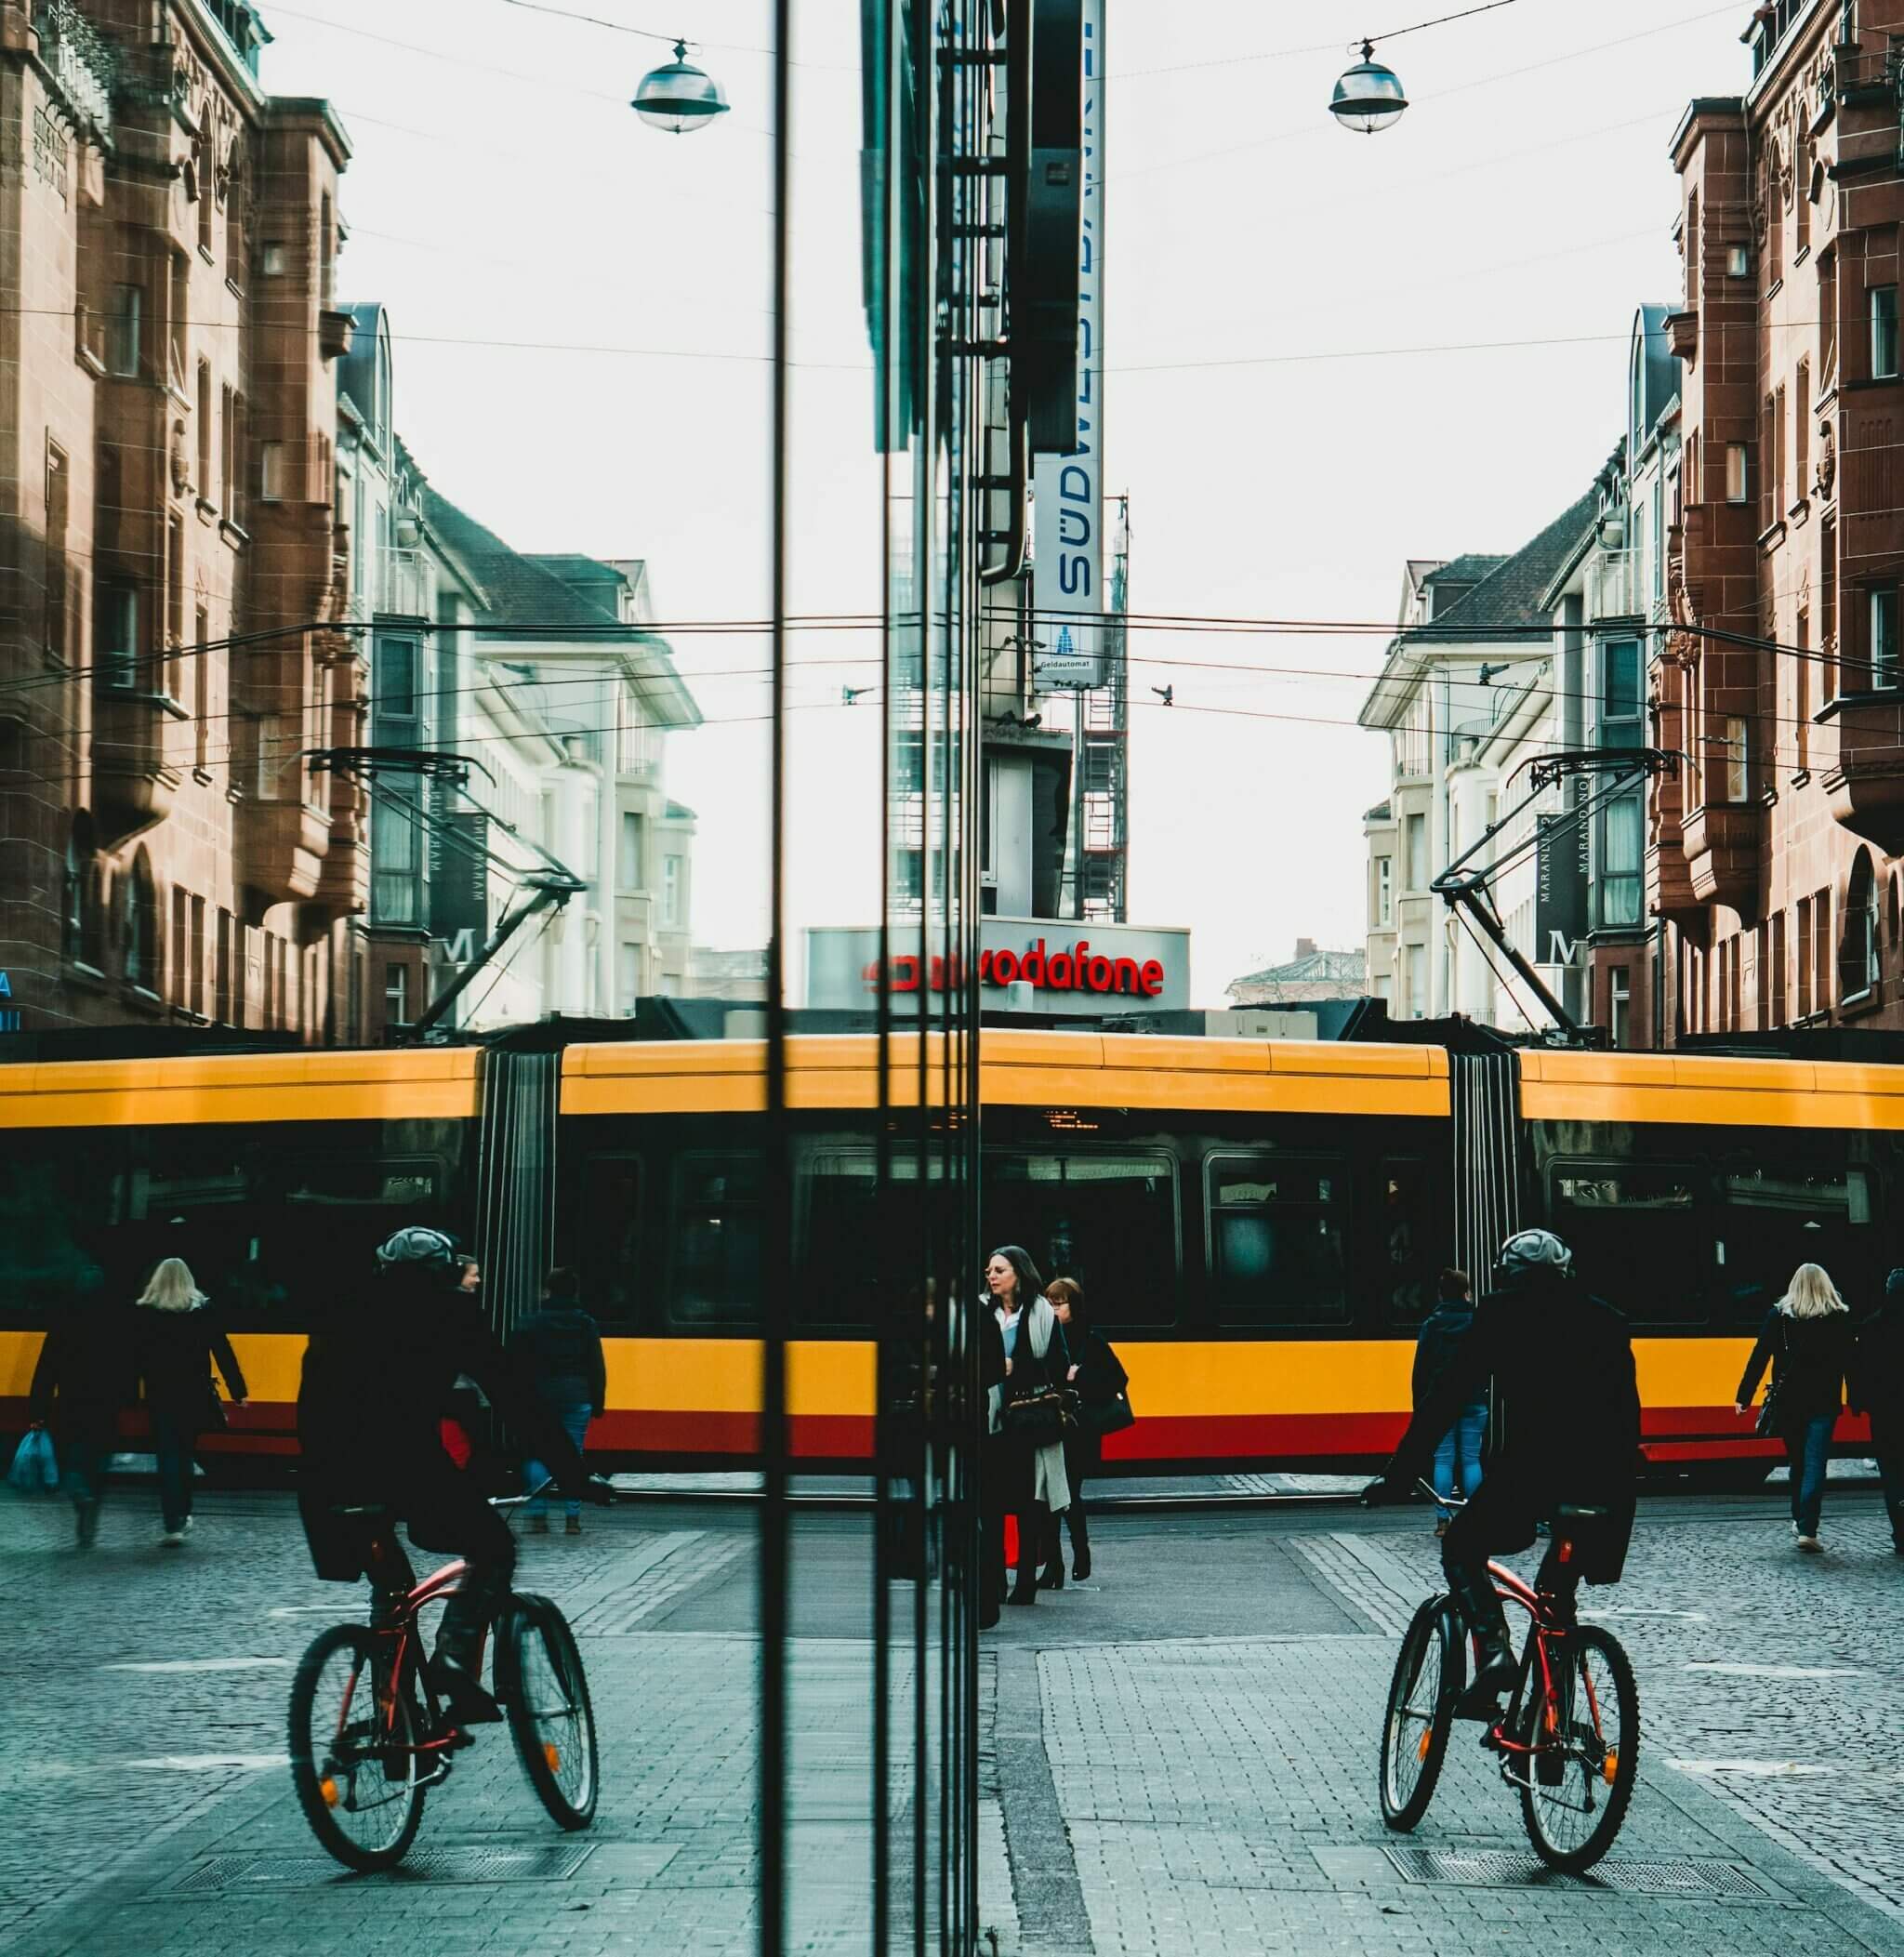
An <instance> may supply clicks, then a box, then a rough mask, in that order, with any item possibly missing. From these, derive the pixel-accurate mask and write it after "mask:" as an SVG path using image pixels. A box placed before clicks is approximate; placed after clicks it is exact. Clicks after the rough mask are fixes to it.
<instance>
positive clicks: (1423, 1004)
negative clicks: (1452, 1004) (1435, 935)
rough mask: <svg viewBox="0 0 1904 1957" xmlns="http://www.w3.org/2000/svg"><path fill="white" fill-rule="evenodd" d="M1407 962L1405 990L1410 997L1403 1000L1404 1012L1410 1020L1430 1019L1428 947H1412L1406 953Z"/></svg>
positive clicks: (1404, 976) (1404, 972) (1404, 980)
mask: <svg viewBox="0 0 1904 1957" xmlns="http://www.w3.org/2000/svg"><path fill="white" fill-rule="evenodd" d="M1406 959H1407V962H1406V964H1405V966H1404V969H1403V990H1404V991H1405V992H1406V994H1407V995H1408V996H1407V997H1406V998H1404V999H1403V1000H1402V1012H1403V1013H1404V1015H1405V1016H1406V1017H1408V1018H1409V1019H1426V1018H1427V1017H1428V947H1427V945H1409V946H1408V951H1407V953H1406Z"/></svg>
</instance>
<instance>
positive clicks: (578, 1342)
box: [509, 1304, 608, 1413]
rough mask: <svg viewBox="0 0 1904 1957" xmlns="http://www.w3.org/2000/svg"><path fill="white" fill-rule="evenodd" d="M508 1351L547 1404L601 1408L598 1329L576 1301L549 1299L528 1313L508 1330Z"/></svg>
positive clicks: (604, 1376) (603, 1377)
mask: <svg viewBox="0 0 1904 1957" xmlns="http://www.w3.org/2000/svg"><path fill="white" fill-rule="evenodd" d="M509 1350H510V1351H511V1352H512V1353H514V1354H515V1355H516V1356H517V1357H518V1358H520V1359H521V1360H522V1364H523V1366H524V1367H525V1368H526V1369H527V1370H528V1373H529V1377H530V1378H531V1380H533V1381H534V1382H535V1386H536V1392H537V1393H539V1394H540V1395H542V1397H543V1398H544V1399H545V1400H547V1401H548V1402H549V1405H550V1406H551V1407H592V1408H594V1409H595V1411H596V1412H597V1413H600V1412H601V1411H602V1403H603V1402H604V1401H605V1400H606V1399H607V1397H608V1368H607V1365H606V1363H605V1361H604V1360H603V1359H602V1334H601V1332H600V1331H598V1330H597V1329H596V1326H595V1321H594V1319H592V1318H591V1317H590V1316H588V1313H587V1312H585V1311H583V1310H582V1309H581V1307H580V1306H579V1305H557V1304H549V1305H545V1306H544V1307H543V1308H542V1310H540V1311H539V1312H535V1313H532V1314H531V1316H528V1317H527V1318H524V1319H523V1320H522V1324H521V1325H519V1326H518V1327H517V1328H516V1329H515V1330H514V1331H513V1332H512V1333H510V1335H509Z"/></svg>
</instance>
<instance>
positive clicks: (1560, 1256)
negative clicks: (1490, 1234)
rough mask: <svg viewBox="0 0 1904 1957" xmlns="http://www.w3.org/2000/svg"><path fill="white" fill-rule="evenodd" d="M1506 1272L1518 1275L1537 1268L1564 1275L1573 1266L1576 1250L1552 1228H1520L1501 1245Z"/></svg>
mask: <svg viewBox="0 0 1904 1957" xmlns="http://www.w3.org/2000/svg"><path fill="white" fill-rule="evenodd" d="M1500 1263H1501V1273H1502V1275H1503V1276H1508V1277H1519V1276H1527V1275H1530V1274H1531V1273H1533V1272H1536V1271H1542V1272H1545V1273H1546V1274H1547V1275H1548V1276H1553V1277H1565V1276H1567V1273H1568V1272H1569V1271H1571V1270H1572V1269H1573V1252H1572V1251H1571V1250H1568V1249H1567V1246H1566V1245H1565V1244H1564V1243H1562V1242H1561V1240H1560V1239H1559V1238H1558V1237H1557V1236H1554V1233H1553V1231H1552V1230H1521V1231H1517V1232H1516V1233H1515V1234H1514V1236H1510V1237H1509V1238H1508V1240H1507V1241H1506V1242H1505V1243H1504V1244H1502V1245H1501V1257H1500Z"/></svg>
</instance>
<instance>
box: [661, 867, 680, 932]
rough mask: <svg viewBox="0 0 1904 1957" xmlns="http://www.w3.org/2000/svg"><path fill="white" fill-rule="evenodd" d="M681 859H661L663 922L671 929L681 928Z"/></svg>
mask: <svg viewBox="0 0 1904 1957" xmlns="http://www.w3.org/2000/svg"><path fill="white" fill-rule="evenodd" d="M681 880H682V879H681V858H680V857H679V856H664V857H663V858H662V859H661V922H662V924H663V925H664V926H665V927H667V928H668V929H669V930H674V929H677V928H679V926H680V924H681Z"/></svg>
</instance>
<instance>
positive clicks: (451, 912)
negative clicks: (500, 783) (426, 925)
mask: <svg viewBox="0 0 1904 1957" xmlns="http://www.w3.org/2000/svg"><path fill="white" fill-rule="evenodd" d="M430 933H431V935H432V936H435V937H439V938H446V939H448V940H449V941H450V942H451V943H452V944H453V945H454V944H456V942H457V940H459V939H460V940H461V941H462V942H463V944H465V945H468V944H469V943H470V942H471V940H472V939H473V942H474V944H476V945H481V944H482V943H483V939H485V938H486V937H487V936H488V935H489V817H488V816H487V815H485V814H483V813H482V812H481V811H478V810H470V809H461V810H458V811H457V812H456V813H454V814H451V815H440V816H438V817H437V819H436V821H435V822H434V823H433V824H432V825H431V826H430ZM472 955H473V954H472ZM458 962H462V961H461V960H458Z"/></svg>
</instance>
